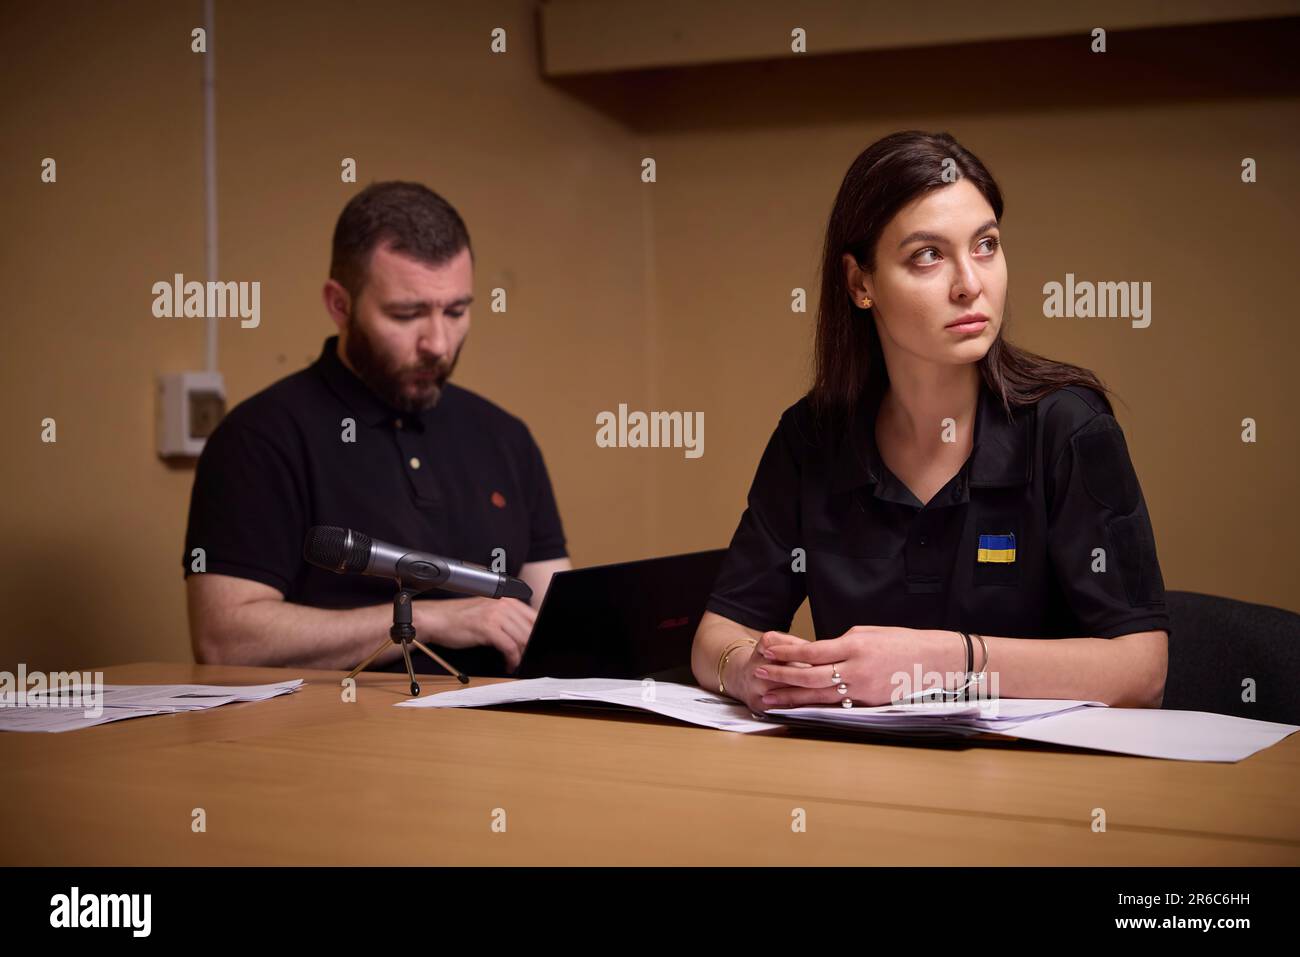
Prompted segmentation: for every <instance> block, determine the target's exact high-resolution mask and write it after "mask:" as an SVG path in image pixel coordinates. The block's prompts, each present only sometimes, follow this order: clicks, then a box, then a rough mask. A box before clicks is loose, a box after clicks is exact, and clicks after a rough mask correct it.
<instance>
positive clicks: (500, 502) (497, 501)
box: [492, 492, 506, 508]
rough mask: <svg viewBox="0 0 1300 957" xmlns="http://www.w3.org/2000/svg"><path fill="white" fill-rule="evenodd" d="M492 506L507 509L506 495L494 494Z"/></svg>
mask: <svg viewBox="0 0 1300 957" xmlns="http://www.w3.org/2000/svg"><path fill="white" fill-rule="evenodd" d="M492 504H493V505H495V506H496V507H497V508H505V507H506V497H505V496H504V495H502V494H501V493H500V492H493V493H492Z"/></svg>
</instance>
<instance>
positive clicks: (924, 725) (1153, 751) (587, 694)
mask: <svg viewBox="0 0 1300 957" xmlns="http://www.w3.org/2000/svg"><path fill="white" fill-rule="evenodd" d="M651 691H653V694H652V695H650V692H651ZM557 700H561V701H562V700H569V701H582V700H587V701H603V702H607V703H611V704H619V705H624V706H626V707H631V708H639V709H641V710H645V711H653V712H655V713H657V714H662V715H666V716H667V717H670V718H676V719H677V720H680V721H686V722H689V723H691V724H698V725H702V726H704V727H709V728H718V729H721V730H725V731H738V732H743V733H761V732H770V731H775V730H779V729H781V728H783V727H785V726H786V725H785V724H783V723H781V722H782V721H784V720H786V719H797V720H798V722H799V723H800V724H805V725H814V726H815V725H818V724H821V725H826V726H833V727H837V728H841V729H848V730H859V731H870V732H871V733H873V734H891V735H907V736H915V737H940V736H943V737H956V738H963V737H969V736H971V735H977V734H997V735H1003V736H1006V737H1012V738H1023V739H1025V740H1031V741H1042V742H1046V743H1051V744H1061V745H1066V746H1069V747H1077V748H1090V749H1092V750H1097V751H1111V752H1115V753H1118V754H1135V755H1141V756H1146V757H1157V758H1171V759H1174V760H1181V761H1240V760H1242V759H1243V758H1247V757H1249V756H1250V755H1252V754H1255V753H1256V752H1258V751H1261V750H1263V749H1264V748H1267V747H1269V746H1271V745H1274V744H1276V743H1277V742H1278V741H1281V740H1282V739H1283V738H1285V737H1287V736H1288V735H1289V734H1291V733H1293V732H1295V731H1300V727H1297V726H1295V725H1288V724H1276V723H1274V722H1270V721H1253V720H1249V719H1246V718H1235V717H1230V716H1227V715H1217V714H1208V713H1205V712H1201V711H1164V710H1159V709H1151V708H1108V707H1106V706H1105V705H1104V704H1102V703H1101V702H1099V701H1067V700H1056V699H1036V698H1002V699H999V700H997V701H996V702H992V701H972V702H960V703H953V704H945V705H935V704H930V703H924V704H919V703H918V704H889V705H881V706H879V707H875V708H863V707H857V708H841V707H836V706H834V705H821V706H817V707H811V708H784V709H773V710H771V711H769V712H768V715H769V716H770V717H769V718H768V719H765V720H759V719H758V718H755V717H754V716H753V715H751V714H750V711H749V709H748V708H747V707H745V706H744V705H742V704H740V703H738V702H736V701H733V700H732V699H730V698H725V697H722V696H720V695H717V694H713V693H711V692H709V691H707V690H705V689H703V688H698V687H696V686H694V685H684V684H675V683H673V682H667V681H657V682H653V683H651V684H645V683H643V682H641V681H637V680H615V679H606V678H583V679H572V680H570V679H559V678H530V679H526V680H522V681H506V682H498V683H496V684H492V685H484V686H481V687H478V688H464V689H460V690H453V691H444V692H441V693H438V694H433V695H429V696H428V697H424V698H413V699H411V700H408V701H402V702H399V703H398V704H397V707H405V708H478V707H488V706H491V705H495V704H517V703H521V702H526V701H557Z"/></svg>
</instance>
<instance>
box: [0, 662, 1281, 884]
mask: <svg viewBox="0 0 1300 957" xmlns="http://www.w3.org/2000/svg"><path fill="white" fill-rule="evenodd" d="M103 670H104V671H105V681H106V682H107V683H110V684H112V683H117V684H155V683H156V684H164V683H197V684H262V683H266V682H271V681H276V680H283V679H288V678H295V677H301V678H303V679H305V681H306V685H305V686H304V687H303V688H302V689H301V690H300V691H299V692H297V693H295V694H292V695H287V696H283V697H280V698H275V699H272V700H270V701H263V702H253V703H246V704H233V705H226V706H224V707H220V708H215V709H212V710H210V711H206V712H193V713H183V714H174V715H162V716H157V717H147V718H139V719H133V720H130V721H123V722H117V723H113V724H108V725H103V726H99V727H95V728H90V729H88V730H85V731H74V732H68V733H64V734H12V733H11V734H0V760H3V767H4V786H3V788H0V830H2V831H3V833H0V863H3V864H5V865H14V864H41V865H46V864H59V865H107V864H117V865H144V864H164V865H166V864H849V865H861V864H916V863H928V864H946V863H960V864H1030V865H1044V864H1047V865H1056V864H1088V865H1092V864H1100V865H1113V864H1142V865H1151V864H1175V865H1183V864H1200V865H1256V864H1271V865H1276V864H1288V865H1294V864H1300V813H1297V812H1298V811H1300V796H1298V795H1300V735H1293V736H1291V737H1290V738H1288V739H1286V740H1284V741H1283V742H1281V743H1280V744H1278V745H1275V746H1274V747H1271V748H1268V749H1267V750H1265V751H1262V752H1260V753H1259V754H1256V755H1254V756H1253V757H1251V758H1248V759H1247V760H1245V761H1242V762H1240V763H1238V764H1208V763H1205V764H1200V763H1188V762H1183V761H1166V760H1158V759H1149V758H1136V757H1123V756H1118V755H1106V754H1099V753H1094V752H1086V751H1079V750H1065V749H1057V748H1052V747H1049V746H1044V745H1035V744H1031V743H1029V742H1011V741H1008V742H998V741H989V742H984V741H981V742H977V743H968V742H962V743H960V744H956V745H947V746H930V745H912V744H898V743H877V742H873V741H868V740H864V739H854V738H846V737H836V738H833V739H825V738H818V737H814V736H812V733H811V732H807V733H805V732H803V731H799V732H793V733H779V734H777V735H774V736H767V735H743V734H734V733H730V732H724V731H713V730H709V729H706V728H698V727H692V726H688V725H682V724H678V723H676V722H673V721H669V720H667V719H662V718H659V717H658V716H655V715H640V714H635V713H627V714H618V713H614V712H587V711H576V712H573V711H566V710H563V709H561V708H560V707H558V706H556V707H550V708H547V710H546V711H545V712H541V713H539V712H538V711H537V710H536V709H535V708H533V709H531V710H529V709H527V708H520V707H515V708H511V709H508V710H507V709H492V710H482V709H446V710H441V709H439V710H421V709H411V708H394V707H392V705H393V704H394V703H396V702H398V701H401V700H403V698H404V697H405V691H406V685H407V680H406V678H405V676H402V675H396V674H381V673H368V674H363V675H362V676H361V678H360V679H359V682H358V695H357V701H356V702H354V703H345V702H344V701H343V700H342V696H341V694H340V687H339V679H340V678H341V677H342V676H343V672H326V671H304V670H302V669H287V670H281V669H272V668H237V667H220V666H212V665H183V664H163V663H148V664H134V665H124V666H120V667H113V668H107V669H103ZM481 680H488V679H481ZM481 680H476V681H475V682H474V683H475V684H478V683H481ZM421 683H422V685H423V687H424V693H425V694H433V693H437V692H440V691H446V690H450V689H452V688H456V687H460V686H459V685H457V684H456V683H455V681H454V680H453V679H451V678H443V677H437V676H421ZM196 808H202V809H203V810H204V812H205V814H206V831H205V832H203V833H195V832H194V831H193V830H192V828H191V822H192V821H193V820H194V817H193V812H194V809H196ZM1095 808H1102V809H1104V811H1105V815H1106V829H1105V831H1104V832H1096V831H1094V830H1093V827H1092V822H1093V814H1094V809H1095ZM497 809H500V810H497ZM796 809H803V815H804V819H805V820H806V830H805V831H803V832H796V831H795V830H794V829H793V828H792V821H793V820H794V816H795V815H796V814H797V813H798V812H797V810H796ZM502 812H504V821H505V831H504V832H500V831H499V830H494V829H493V822H494V820H497V821H499V820H501V815H502Z"/></svg>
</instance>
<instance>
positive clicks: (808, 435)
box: [692, 131, 1169, 712]
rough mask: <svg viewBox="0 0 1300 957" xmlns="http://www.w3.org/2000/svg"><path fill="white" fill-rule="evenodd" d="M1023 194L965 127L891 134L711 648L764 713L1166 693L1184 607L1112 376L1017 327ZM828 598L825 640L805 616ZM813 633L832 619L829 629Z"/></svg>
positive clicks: (869, 178) (700, 658)
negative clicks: (1015, 225) (1018, 339)
mask: <svg viewBox="0 0 1300 957" xmlns="http://www.w3.org/2000/svg"><path fill="white" fill-rule="evenodd" d="M1002 211H1003V203H1002V194H1001V192H1000V190H999V189H998V186H997V183H995V182H994V180H993V177H992V176H991V175H990V174H989V171H988V170H987V169H986V168H985V166H984V164H983V163H981V162H980V160H979V159H978V158H977V157H976V156H974V155H973V154H972V153H971V152H970V151H969V150H967V149H965V148H964V147H962V146H961V145H960V144H959V143H958V142H957V141H956V140H954V139H953V138H952V137H951V136H949V135H948V134H946V133H924V132H918V131H906V132H899V133H894V134H892V135H890V136H887V137H885V138H883V139H881V140H879V141H877V142H876V143H873V144H872V145H871V146H869V147H868V148H867V149H866V150H864V151H863V152H862V154H861V155H860V156H858V158H857V159H856V160H855V161H854V163H853V165H852V166H851V167H850V168H849V171H848V173H847V174H845V177H844V181H843V183H842V185H841V186H840V190H839V194H838V195H837V197H836V199H835V205H834V208H833V210H832V212H831V215H830V221H829V223H828V226H827V230H826V243H825V250H824V255H823V260H822V270H821V301H820V303H819V306H818V317H817V338H816V350H815V351H816V373H815V380H814V382H813V386H812V389H811V390H810V391H809V393H808V394H807V395H806V396H804V397H803V398H802V399H801V400H800V401H799V402H797V403H795V404H794V405H793V406H791V407H790V408H789V409H787V410H786V411H785V413H784V414H783V415H782V416H781V420H780V423H779V424H778V425H777V428H776V431H775V432H774V433H773V435H772V438H771V440H770V441H769V442H768V445H767V448H766V450H765V451H764V453H763V456H762V459H761V461H760V462H759V466H758V471H757V473H756V475H755V477H754V482H753V485H752V486H751V488H750V492H749V499H748V507H747V508H746V510H745V512H744V514H743V515H742V516H741V519H740V524H739V526H738V528H737V529H736V533H735V536H734V537H733V538H732V542H731V547H730V549H729V551H728V554H727V557H726V560H725V562H724V564H723V568H722V571H721V573H720V575H719V577H718V581H717V583H716V584H715V586H714V591H713V594H712V596H711V597H710V599H709V604H708V610H707V611H706V613H705V615H704V619H703V620H702V621H701V623H700V627H699V630H698V631H697V633H696V636H695V643H694V647H693V651H692V668H693V671H694V673H695V676H696V678H697V680H698V681H699V682H700V683H701V685H704V686H706V687H717V688H718V690H719V691H720V692H722V693H723V694H726V695H729V696H731V697H734V698H736V699H738V700H740V701H743V702H745V703H746V704H748V705H749V706H750V708H751V710H753V711H755V712H760V711H765V710H767V709H769V708H783V707H796V706H801V705H813V704H839V705H840V706H843V707H852V706H853V705H854V704H860V705H868V706H871V705H879V704H884V703H888V702H890V701H891V700H899V699H901V698H903V697H905V696H908V695H916V694H923V693H928V694H929V695H930V696H931V697H936V696H937V697H939V698H941V699H943V698H955V697H958V696H969V697H975V696H993V695H994V694H996V695H999V696H1001V697H1014V698H1065V699H1080V700H1090V701H1101V702H1104V703H1106V704H1109V705H1114V706H1121V707H1159V706H1160V704H1161V701H1162V699H1163V695H1164V683H1165V672H1166V665H1167V644H1168V632H1169V621H1168V617H1167V614H1166V611H1165V604H1164V582H1163V579H1162V577H1161V574H1160V566H1159V562H1158V559H1157V556H1156V549H1155V538H1154V535H1153V533H1152V530H1151V523H1150V518H1149V516H1148V513H1147V508H1146V503H1145V501H1144V499H1143V497H1142V490H1141V487H1140V485H1139V483H1138V479H1137V475H1136V474H1135V472H1134V470H1133V465H1132V462H1131V460H1130V458H1129V454H1128V448H1127V446H1126V444H1125V442H1124V436H1123V432H1122V431H1121V430H1120V427H1119V424H1118V422H1116V420H1115V418H1114V412H1113V409H1112V407H1111V405H1110V402H1109V400H1108V398H1107V391H1108V390H1107V389H1106V388H1105V387H1104V386H1103V385H1102V383H1101V382H1100V381H1099V380H1098V378H1097V377H1096V376H1095V375H1094V374H1093V373H1092V372H1089V371H1088V370H1086V369H1082V368H1079V367H1077V366H1073V365H1069V364H1067V363H1063V362H1055V361H1052V360H1050V359H1046V358H1043V357H1041V356H1037V355H1034V354H1032V353H1030V352H1027V351H1025V350H1023V349H1020V348H1017V347H1016V346H1014V345H1012V344H1011V343H1010V342H1008V341H1007V340H1006V338H1005V336H1004V334H1003V318H1004V312H1005V307H1006V293H1007V261H1006V257H1005V255H1004V253H1003V249H1002V236H1001V229H1000V223H1001V220H1002ZM805 597H807V598H808V600H809V604H810V607H811V611H812V617H813V626H814V630H815V632H816V635H815V637H816V638H817V639H818V640H816V641H806V640H803V639H802V638H801V637H797V636H793V635H790V634H788V633H787V632H788V630H789V628H790V623H791V621H792V619H793V616H794V613H795V611H796V610H797V609H798V608H799V606H800V604H802V602H803V600H804V598H805ZM809 637H813V636H809Z"/></svg>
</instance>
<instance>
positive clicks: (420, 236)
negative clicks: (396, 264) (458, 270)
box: [330, 180, 474, 300]
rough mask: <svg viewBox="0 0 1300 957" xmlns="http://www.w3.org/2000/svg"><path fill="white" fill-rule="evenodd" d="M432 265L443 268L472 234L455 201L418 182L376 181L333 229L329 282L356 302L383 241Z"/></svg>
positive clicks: (353, 201) (354, 200) (354, 199)
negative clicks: (375, 253) (373, 254)
mask: <svg viewBox="0 0 1300 957" xmlns="http://www.w3.org/2000/svg"><path fill="white" fill-rule="evenodd" d="M381 242H382V243H386V244H388V245H389V247H390V248H391V249H392V250H393V251H394V252H399V253H403V254H404V255H407V256H410V257H412V258H414V259H418V260H419V261H420V262H423V263H427V264H429V265H430V266H441V265H442V264H443V263H445V262H448V261H449V260H450V259H452V257H454V256H455V255H456V254H457V253H459V252H460V251H461V250H462V249H469V251H470V256H473V255H474V250H473V248H471V246H470V244H469V230H467V229H466V228H465V223H464V221H463V220H462V219H461V218H460V214H459V213H458V212H456V210H455V208H454V207H453V206H452V205H451V203H449V202H447V201H446V200H445V199H443V198H442V197H441V196H439V195H438V194H437V193H435V192H434V191H433V190H431V189H429V188H428V187H427V186H422V185H421V184H419V183H403V182H399V181H396V180H394V181H390V182H386V183H371V184H370V185H369V186H367V187H366V188H365V189H363V190H362V191H361V192H359V193H357V195H355V196H353V197H352V199H350V200H349V201H348V204H347V205H346V206H344V207H343V212H341V213H340V214H339V220H338V222H337V223H336V224H335V225H334V248H333V253H332V255H331V256H330V278H331V279H333V280H334V281H336V282H337V283H338V284H339V285H341V286H342V287H343V288H344V289H346V290H347V291H348V294H349V295H350V296H352V298H353V300H355V299H356V298H357V296H359V295H360V294H361V290H362V288H363V287H364V286H365V284H366V278H367V275H368V273H369V270H370V254H371V253H372V252H373V251H374V248H375V247H376V246H377V245H379V244H380V243H381Z"/></svg>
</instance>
